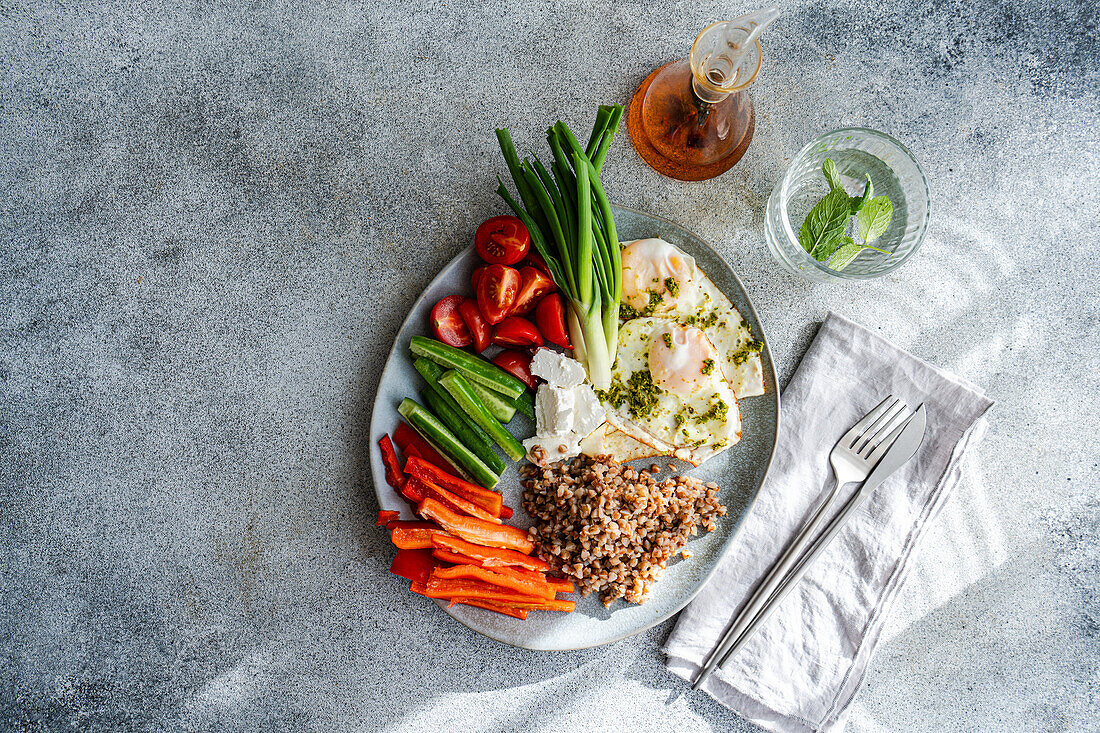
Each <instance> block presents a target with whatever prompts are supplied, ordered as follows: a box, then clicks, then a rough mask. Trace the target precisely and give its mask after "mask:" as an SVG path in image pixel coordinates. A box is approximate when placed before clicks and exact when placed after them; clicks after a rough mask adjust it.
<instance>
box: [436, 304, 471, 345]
mask: <svg viewBox="0 0 1100 733" xmlns="http://www.w3.org/2000/svg"><path fill="white" fill-rule="evenodd" d="M462 301H463V297H462V296H461V295H448V296H447V297H446V298H444V299H443V300H441V301H439V302H438V303H436V304H435V307H434V308H432V318H431V321H432V333H433V334H435V337H436V338H437V339H439V340H440V341H442V342H443V343H445V344H447V345H448V346H455V347H459V348H461V347H463V346H469V345H470V344H471V343H473V339H472V338H471V337H470V331H469V329H467V328H466V324H465V323H464V322H463V321H462V315H461V314H460V313H459V312H458V305H459V304H460V303H461V302H462Z"/></svg>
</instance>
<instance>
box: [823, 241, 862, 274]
mask: <svg viewBox="0 0 1100 733" xmlns="http://www.w3.org/2000/svg"><path fill="white" fill-rule="evenodd" d="M844 239H845V240H846V241H845V242H844V244H843V245H841V247H840V248H839V249H837V251H836V252H833V258H832V259H831V260H829V267H830V268H831V269H833V270H836V271H838V272H839V271H840V270H843V269H844V268H845V267H847V266H848V265H849V264H851V262H852V260H854V259H855V258H856V257H858V256H859V253H860V252H862V251H863V249H864V247H863V245H862V244H856V243H855V242H854V241H853V240H852V238H851V237H844Z"/></svg>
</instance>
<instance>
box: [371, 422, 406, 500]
mask: <svg viewBox="0 0 1100 733" xmlns="http://www.w3.org/2000/svg"><path fill="white" fill-rule="evenodd" d="M378 447H379V449H380V450H381V451H382V465H383V466H385V467H386V483H387V484H389V485H390V486H392V487H393V488H394V489H396V490H397V491H401V487H403V486H404V485H405V472H404V471H402V470H401V461H399V460H397V453H396V452H394V450H393V443H392V442H390V436H388V435H383V436H382V437H381V438H379V439H378Z"/></svg>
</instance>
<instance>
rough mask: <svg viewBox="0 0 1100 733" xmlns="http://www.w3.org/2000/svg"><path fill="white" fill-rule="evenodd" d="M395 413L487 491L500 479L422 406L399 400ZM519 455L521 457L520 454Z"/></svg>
mask: <svg viewBox="0 0 1100 733" xmlns="http://www.w3.org/2000/svg"><path fill="white" fill-rule="evenodd" d="M444 378H446V375H444ZM448 391H449V390H448ZM460 404H461V403H460ZM397 411H398V412H399V413H401V416H402V417H403V418H405V419H406V420H408V421H409V424H410V425H412V426H413V427H414V428H415V429H416V431H417V432H419V433H420V434H422V435H423V436H424V438H425V439H426V440H427V441H428V442H429V443H433V444H434V445H433V447H436V448H438V449H439V451H440V452H442V453H443V454H444V455H446V456H448V457H450V458H452V459H454V460H455V461H457V462H458V463H460V464H461V465H462V468H464V469H465V470H466V471H467V472H468V473H469V475H470V476H471V477H473V480H474V481H476V482H477V483H479V484H481V485H482V486H484V487H485V488H488V489H491V488H493V487H494V486H496V485H497V483H498V482H499V481H500V477H499V476H497V475H496V474H495V473H493V471H492V469H490V468H489V467H488V466H486V465H485V463H484V462H482V460H481V459H480V458H478V457H477V456H476V455H474V454H473V452H471V451H470V449H469V448H467V447H466V446H464V445H463V444H462V441H460V440H459V439H458V438H456V437H455V435H454V433H452V432H451V431H450V430H448V429H447V426H446V425H444V424H443V423H441V422H440V421H439V420H438V419H437V418H436V416H435V415H433V414H432V413H430V412H428V410H427V409H425V408H424V407H423V406H422V405H420V404H419V403H417V402H415V401H414V400H410V399H409V398H408V397H406V398H405V399H403V400H401V405H400V406H399V407H398V408H397ZM498 426H499V424H498ZM513 440H514V438H513ZM520 455H521V456H522V452H521V454H520Z"/></svg>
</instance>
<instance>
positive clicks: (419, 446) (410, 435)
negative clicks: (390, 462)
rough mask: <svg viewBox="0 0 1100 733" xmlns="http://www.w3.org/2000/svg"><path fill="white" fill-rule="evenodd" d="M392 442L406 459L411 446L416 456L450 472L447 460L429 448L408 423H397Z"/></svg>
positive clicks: (426, 442)
mask: <svg viewBox="0 0 1100 733" xmlns="http://www.w3.org/2000/svg"><path fill="white" fill-rule="evenodd" d="M393 442H395V443H397V447H398V448H400V449H401V452H402V453H404V454H405V457H406V458H408V455H409V446H410V445H411V446H412V447H413V448H416V455H418V456H420V457H421V458H423V459H424V460H425V461H427V462H428V463H431V464H434V465H436V466H438V467H439V468H442V469H443V470H444V471H449V470H451V464H449V463H447V459H446V458H444V457H443V456H441V455H439V451H437V450H436V449H435V448H433V447H431V445H429V444H428V441H426V440H424V438H422V437H420V433H418V432H416V431H415V430H413V429H412V428H410V427H409V426H408V423H405V422H399V423H397V428H396V429H394V431H393Z"/></svg>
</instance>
